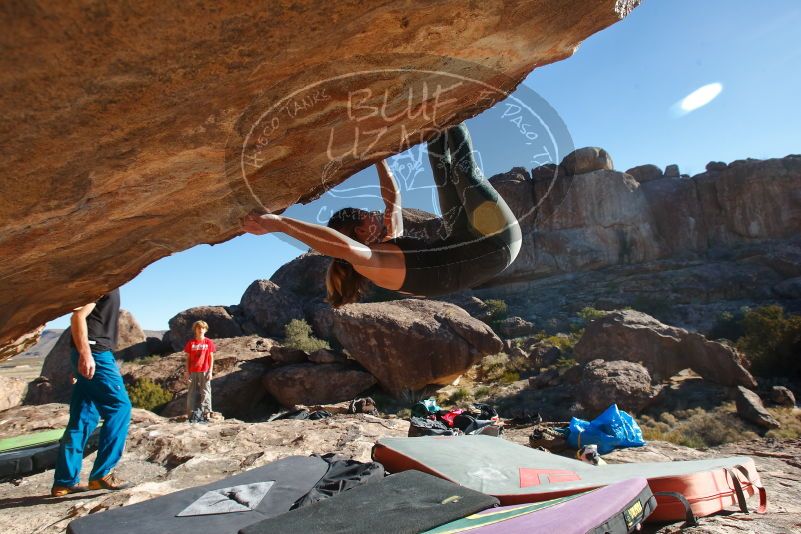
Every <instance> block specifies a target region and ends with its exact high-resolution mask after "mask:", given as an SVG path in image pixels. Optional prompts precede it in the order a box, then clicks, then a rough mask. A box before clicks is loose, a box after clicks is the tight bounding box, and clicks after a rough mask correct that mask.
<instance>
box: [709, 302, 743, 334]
mask: <svg viewBox="0 0 801 534" xmlns="http://www.w3.org/2000/svg"><path fill="white" fill-rule="evenodd" d="M747 312H748V308H743V309H741V310H740V311H738V312H722V313H721V314H720V315H718V318H717V321H716V322H715V325H714V326H713V327H712V328H711V329H710V330H709V332H707V334H706V337H707V338H709V339H728V340H729V341H737V340H738V339H740V337H742V335H743V334H744V333H745V332H744V330H743V325H742V320H743V316H744V315H745V314H746V313H747Z"/></svg>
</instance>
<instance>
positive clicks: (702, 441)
mask: <svg viewBox="0 0 801 534" xmlns="http://www.w3.org/2000/svg"><path fill="white" fill-rule="evenodd" d="M768 410H769V411H770V412H771V414H772V415H773V416H774V417H776V419H778V420H779V422H780V423H781V424H782V427H781V428H779V429H776V430H771V431H769V432H767V434H765V435H766V436H767V437H773V438H780V439H795V438H798V437H801V417H800V416H799V410H797V409H796V410H793V409H791V408H769V409H768ZM638 421H639V424H640V428H642V431H643V436H644V437H645V439H646V440H660V441H669V442H671V443H675V444H677V445H684V446H686V447H692V448H695V449H700V448H706V447H714V446H716V445H723V444H724V443H732V442H736V441H743V440H750V439H756V438H758V437H759V436H758V434H757V433H756V432H755V428H756V427H754V426H752V425H750V424H748V423H746V422H745V421H743V420H742V419H740V418H739V417H738V416H737V413H736V408H735V406H734V403H733V402H729V403H726V404H723V405H722V406H719V407H717V408H715V409H714V410H711V411H706V410H704V409H703V408H693V409H691V410H682V411H677V412H675V413H669V412H665V413H662V414H660V415H659V416H658V417H656V418H653V417H649V416H647V415H643V416H640V417H639V418H638Z"/></svg>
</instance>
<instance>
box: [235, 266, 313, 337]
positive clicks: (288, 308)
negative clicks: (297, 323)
mask: <svg viewBox="0 0 801 534" xmlns="http://www.w3.org/2000/svg"><path fill="white" fill-rule="evenodd" d="M239 307H240V309H241V310H242V313H243V315H244V316H245V319H246V321H247V323H245V324H244V325H243V326H244V329H245V331H246V332H247V333H251V334H258V335H262V336H277V337H282V336H283V335H284V327H285V326H286V324H287V323H288V322H289V321H291V320H292V319H303V318H304V314H303V306H302V302H301V300H300V299H299V298H298V296H297V295H295V294H294V293H292V292H291V291H288V290H284V289H282V288H281V287H279V286H278V285H277V284H276V283H275V282H271V281H270V280H256V281H255V282H253V283H252V284H250V285H249V286H248V288H247V289H246V290H245V293H244V294H243V295H242V300H241V302H240V303H239Z"/></svg>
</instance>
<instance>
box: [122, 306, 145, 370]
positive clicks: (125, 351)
mask: <svg viewBox="0 0 801 534" xmlns="http://www.w3.org/2000/svg"><path fill="white" fill-rule="evenodd" d="M117 347H118V348H117V350H116V351H115V352H114V356H116V357H117V359H118V360H134V359H136V358H141V357H143V356H147V355H148V354H149V353H150V346H149V345H148V343H147V336H146V335H145V331H144V330H142V327H141V326H139V322H138V321H137V320H136V318H135V317H134V316H133V314H132V313H131V312H129V311H128V310H120V318H119V321H118V323H117ZM120 347H122V348H120Z"/></svg>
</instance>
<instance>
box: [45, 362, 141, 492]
mask: <svg viewBox="0 0 801 534" xmlns="http://www.w3.org/2000/svg"><path fill="white" fill-rule="evenodd" d="M92 356H94V358H95V375H94V377H92V379H91V380H87V379H86V378H84V377H83V376H81V375H80V374H79V373H78V351H76V350H75V349H73V350H72V354H71V355H70V360H71V362H72V369H73V372H74V373H75V376H76V377H77V379H78V381H77V382H76V383H75V385H74V386H73V389H72V400H71V401H70V420H69V423H67V428H66V430H64V435H63V436H62V438H61V447H60V448H59V453H58V460H57V462H56V472H55V480H54V483H53V485H55V486H74V485H76V484H78V482H79V481H80V476H81V463H82V461H83V451H84V448H85V447H86V442H87V440H88V439H89V436H90V435H91V434H92V432H94V430H95V427H97V423H98V421H99V420H100V418H101V417H102V418H103V427H102V428H101V429H100V440H99V443H98V449H97V458H96V459H95V465H94V467H93V468H92V472H91V474H90V475H89V480H97V479H100V478H103V477H104V476H106V475H107V474H108V473H110V472H111V470H112V469H114V466H115V465H117V462H119V461H120V457H121V456H122V451H123V449H124V448H125V439H126V438H127V437H128V423H130V421H131V401H130V400H129V399H128V392H127V391H125V385H124V384H123V382H122V376H121V375H120V371H119V369H117V362H116V361H115V360H114V355H113V354H112V353H111V351H105V352H93V353H92Z"/></svg>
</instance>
